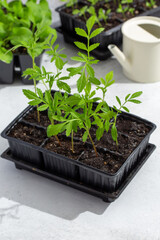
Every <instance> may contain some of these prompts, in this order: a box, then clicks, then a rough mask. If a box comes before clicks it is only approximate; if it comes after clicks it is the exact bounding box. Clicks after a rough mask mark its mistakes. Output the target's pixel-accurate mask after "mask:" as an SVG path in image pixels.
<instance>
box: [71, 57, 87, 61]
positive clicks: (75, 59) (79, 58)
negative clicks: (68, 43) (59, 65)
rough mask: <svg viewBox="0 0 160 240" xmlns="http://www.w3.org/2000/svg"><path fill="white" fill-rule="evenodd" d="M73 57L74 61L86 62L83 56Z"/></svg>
mask: <svg viewBox="0 0 160 240" xmlns="http://www.w3.org/2000/svg"><path fill="white" fill-rule="evenodd" d="M71 59H72V60H73V61H77V62H86V61H85V59H83V58H81V57H71Z"/></svg>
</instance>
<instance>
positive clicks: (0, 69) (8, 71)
mask: <svg viewBox="0 0 160 240" xmlns="http://www.w3.org/2000/svg"><path fill="white" fill-rule="evenodd" d="M12 82H13V61H12V62H11V63H10V64H6V63H4V62H2V61H0V84H1V83H5V84H11V83H12Z"/></svg>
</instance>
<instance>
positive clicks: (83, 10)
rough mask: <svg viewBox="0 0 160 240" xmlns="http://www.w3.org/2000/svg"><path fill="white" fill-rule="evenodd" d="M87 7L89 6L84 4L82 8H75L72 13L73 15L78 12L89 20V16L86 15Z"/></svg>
mask: <svg viewBox="0 0 160 240" xmlns="http://www.w3.org/2000/svg"><path fill="white" fill-rule="evenodd" d="M87 9H88V7H87V6H84V7H82V8H81V9H75V10H74V11H73V12H72V14H73V15H77V14H78V15H79V16H80V17H81V16H83V17H84V19H85V20H86V21H87V17H86V12H87Z"/></svg>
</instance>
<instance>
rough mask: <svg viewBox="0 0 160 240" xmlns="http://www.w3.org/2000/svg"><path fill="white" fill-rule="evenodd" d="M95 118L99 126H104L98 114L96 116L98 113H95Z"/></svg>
mask: <svg viewBox="0 0 160 240" xmlns="http://www.w3.org/2000/svg"><path fill="white" fill-rule="evenodd" d="M94 119H95V122H96V124H97V126H98V127H100V128H102V127H103V123H102V121H101V119H100V118H99V117H98V116H96V115H94Z"/></svg>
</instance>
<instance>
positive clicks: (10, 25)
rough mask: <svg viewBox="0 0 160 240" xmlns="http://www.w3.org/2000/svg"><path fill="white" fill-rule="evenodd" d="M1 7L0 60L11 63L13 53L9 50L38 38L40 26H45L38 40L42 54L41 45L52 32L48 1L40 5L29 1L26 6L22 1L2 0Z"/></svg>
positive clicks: (43, 1)
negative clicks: (8, 0) (9, 0)
mask: <svg viewBox="0 0 160 240" xmlns="http://www.w3.org/2000/svg"><path fill="white" fill-rule="evenodd" d="M0 5H1V9H0V60H2V61H4V62H6V63H10V62H11V61H12V58H13V53H12V51H8V49H10V48H11V47H14V46H15V45H16V46H17V45H21V43H22V42H29V41H30V39H35V38H37V36H36V34H37V29H38V28H40V27H39V25H41V26H45V28H43V31H41V34H39V35H38V39H37V40H36V41H37V42H38V43H39V54H40V53H41V52H42V51H43V48H41V51H40V45H41V43H43V42H44V41H45V39H46V37H47V36H48V34H49V32H50V31H51V28H50V25H51V23H52V17H51V11H50V9H49V5H48V2H47V0H40V1H39V3H37V1H36V0H28V1H27V2H26V4H25V5H23V4H22V2H21V1H20V0H14V1H11V2H9V3H7V1H6V0H1V1H0ZM12 50H14V49H12Z"/></svg>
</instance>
